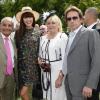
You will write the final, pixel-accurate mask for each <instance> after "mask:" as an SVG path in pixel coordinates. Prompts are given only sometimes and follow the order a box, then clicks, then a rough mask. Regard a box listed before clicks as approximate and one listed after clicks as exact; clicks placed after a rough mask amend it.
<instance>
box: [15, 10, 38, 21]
mask: <svg viewBox="0 0 100 100" xmlns="http://www.w3.org/2000/svg"><path fill="white" fill-rule="evenodd" d="M26 12H30V13H32V14H33V16H34V18H35V21H37V20H38V19H39V13H38V12H36V11H34V10H32V11H20V12H18V13H17V14H16V20H17V21H18V22H20V19H21V16H22V14H23V13H26Z"/></svg>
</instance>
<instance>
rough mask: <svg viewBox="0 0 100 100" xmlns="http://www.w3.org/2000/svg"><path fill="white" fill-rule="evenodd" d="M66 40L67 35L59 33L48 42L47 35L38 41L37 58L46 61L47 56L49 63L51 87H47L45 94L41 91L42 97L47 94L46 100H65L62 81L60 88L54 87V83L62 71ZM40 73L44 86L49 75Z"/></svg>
mask: <svg viewBox="0 0 100 100" xmlns="http://www.w3.org/2000/svg"><path fill="white" fill-rule="evenodd" d="M67 39H68V38H67V35H66V34H65V33H60V32H59V33H58V34H57V35H56V37H55V38H53V39H50V40H48V39H47V35H45V36H42V37H41V39H40V51H39V56H40V57H41V58H43V59H46V61H47V60H48V54H49V61H50V64H51V87H49V89H48V91H47V92H46V91H45V90H44V89H43V97H44V98H46V94H47V100H51V99H50V97H52V100H67V97H66V93H65V86H64V80H63V83H62V86H61V87H60V88H56V87H55V81H56V79H57V78H58V75H59V71H60V70H61V69H62V64H63V58H64V53H65V48H66V44H67ZM48 41H49V44H48ZM47 44H48V47H47ZM46 48H48V51H46ZM47 62H48V61H47ZM41 73H42V74H43V76H44V79H43V81H44V85H45V86H46V79H47V77H48V78H49V79H50V75H49V74H48V75H47V76H46V73H45V72H43V70H42V69H41Z"/></svg>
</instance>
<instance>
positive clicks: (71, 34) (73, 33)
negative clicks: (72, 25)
mask: <svg viewBox="0 0 100 100" xmlns="http://www.w3.org/2000/svg"><path fill="white" fill-rule="evenodd" d="M81 27H82V25H80V26H79V27H78V28H77V29H75V30H74V31H71V32H70V33H69V36H75V35H76V34H77V33H78V31H79V30H80V29H81Z"/></svg>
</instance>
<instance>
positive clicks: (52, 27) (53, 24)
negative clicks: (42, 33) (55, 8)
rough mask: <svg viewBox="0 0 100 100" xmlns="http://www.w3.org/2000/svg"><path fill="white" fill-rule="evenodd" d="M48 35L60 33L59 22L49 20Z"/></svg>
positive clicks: (47, 23)
mask: <svg viewBox="0 0 100 100" xmlns="http://www.w3.org/2000/svg"><path fill="white" fill-rule="evenodd" d="M46 26H47V30H48V33H49V32H50V33H57V32H59V25H58V23H57V22H55V21H53V20H52V19H51V18H49V19H48V20H47V22H46Z"/></svg>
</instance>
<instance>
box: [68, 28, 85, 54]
mask: <svg viewBox="0 0 100 100" xmlns="http://www.w3.org/2000/svg"><path fill="white" fill-rule="evenodd" d="M84 30H85V27H82V28H81V29H80V30H79V31H78V33H77V34H76V36H75V38H74V40H73V42H72V45H71V47H70V50H69V54H70V53H71V52H72V50H73V49H74V48H75V46H76V44H77V42H78V41H79V39H80V36H81V35H82V32H83V31H84Z"/></svg>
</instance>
